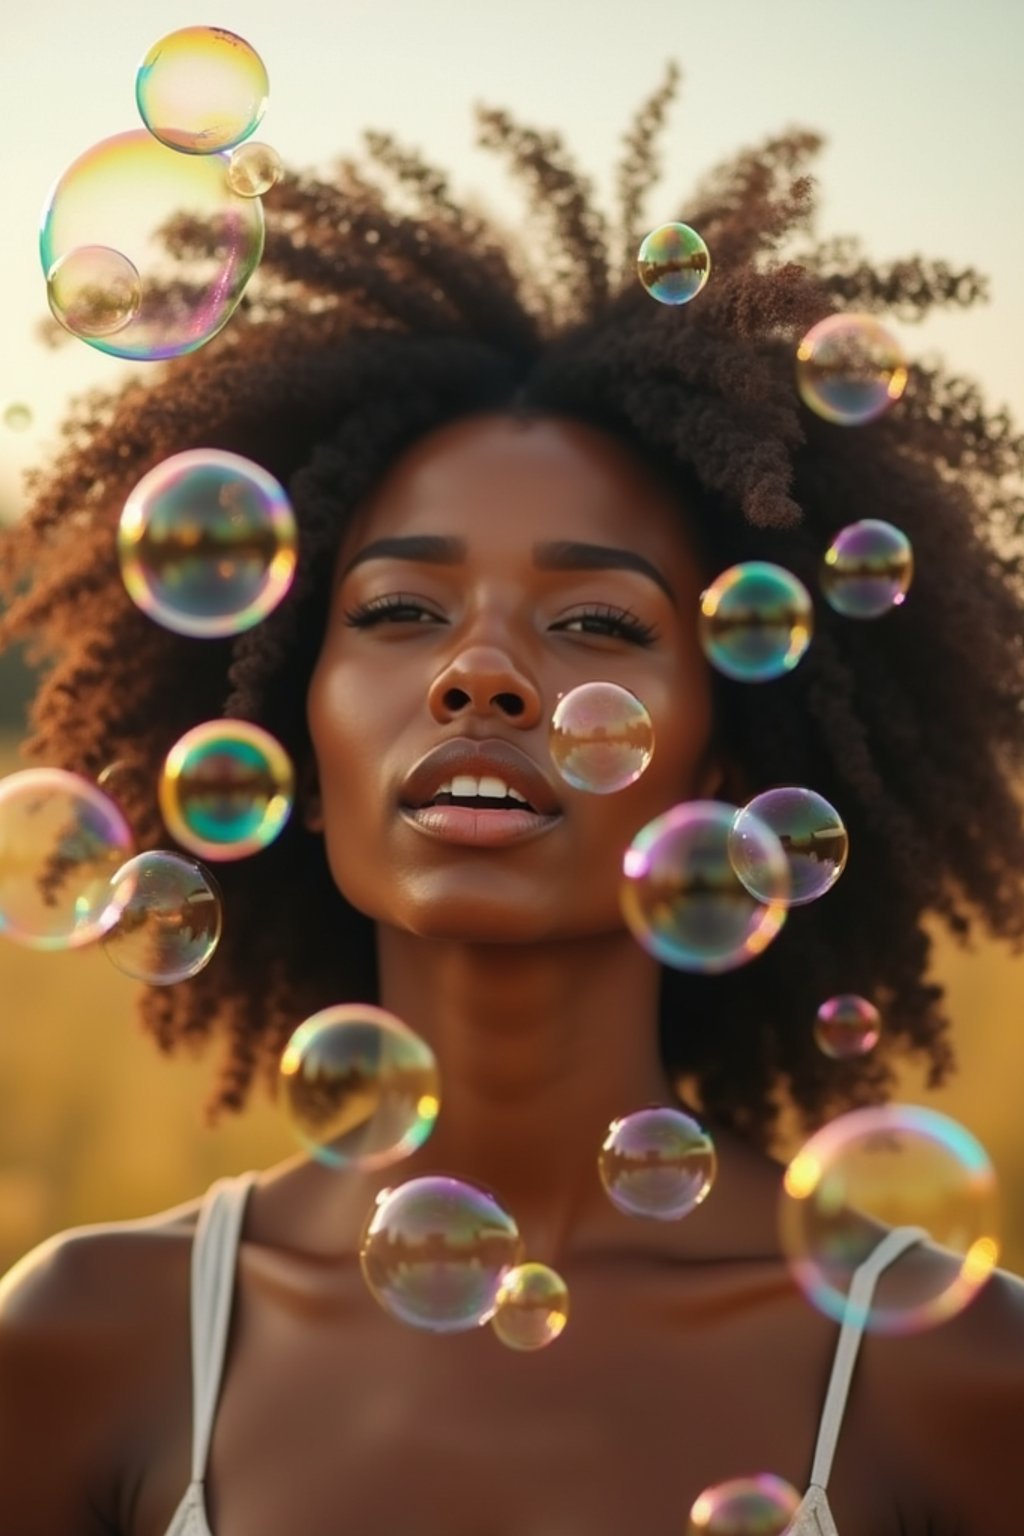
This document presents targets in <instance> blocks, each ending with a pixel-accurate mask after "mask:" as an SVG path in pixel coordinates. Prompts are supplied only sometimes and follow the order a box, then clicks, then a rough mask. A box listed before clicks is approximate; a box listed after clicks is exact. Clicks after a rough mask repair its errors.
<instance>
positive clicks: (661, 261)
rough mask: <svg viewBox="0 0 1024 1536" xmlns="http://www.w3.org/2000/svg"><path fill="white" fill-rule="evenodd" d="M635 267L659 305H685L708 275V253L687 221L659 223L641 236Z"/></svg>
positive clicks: (709, 270)
mask: <svg viewBox="0 0 1024 1536" xmlns="http://www.w3.org/2000/svg"><path fill="white" fill-rule="evenodd" d="M636 269H637V272H638V273H639V274H640V281H641V282H642V283H643V285H644V287H645V288H646V289H647V292H648V293H649V294H650V295H651V298H652V299H657V300H658V303H659V304H687V303H689V301H690V300H691V299H693V298H696V296H697V294H698V293H700V291H701V289H702V288H703V287H704V284H705V283H706V282H707V280H708V278H709V277H710V275H711V253H710V252H709V250H708V248H707V246H706V245H705V244H704V241H703V240H702V239H701V237H700V235H698V233H697V231H696V230H695V229H691V228H690V226H689V224H659V225H658V228H657V229H652V230H651V232H650V234H649V235H646V236H645V237H644V240H643V242H642V244H641V246H640V250H639V251H638V253H637V258H636Z"/></svg>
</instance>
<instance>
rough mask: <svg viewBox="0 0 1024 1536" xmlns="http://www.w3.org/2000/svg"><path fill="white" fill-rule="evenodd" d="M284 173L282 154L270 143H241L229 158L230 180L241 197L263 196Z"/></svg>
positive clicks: (232, 188)
mask: <svg viewBox="0 0 1024 1536" xmlns="http://www.w3.org/2000/svg"><path fill="white" fill-rule="evenodd" d="M283 175H284V166H283V164H282V163H281V156H280V155H279V154H278V152H277V150H276V149H273V148H272V147H271V146H270V145H269V144H258V143H256V142H255V141H252V142H250V143H249V144H239V146H238V148H237V149H233V150H232V151H231V156H230V159H229V160H228V181H229V182H230V183H231V190H232V192H237V193H238V195H239V197H262V196H263V193H264V192H269V191H270V189H271V187H273V186H276V185H277V183H278V182H279V181H280V180H281V177H282V176H283Z"/></svg>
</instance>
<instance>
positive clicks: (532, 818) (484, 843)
mask: <svg viewBox="0 0 1024 1536" xmlns="http://www.w3.org/2000/svg"><path fill="white" fill-rule="evenodd" d="M402 816H403V819H404V820H405V821H408V822H410V823H411V825H412V826H414V827H418V828H419V830H420V831H421V832H425V833H426V834H427V836H428V837H436V838H437V839H438V841H439V842H442V843H462V844H464V845H465V846H467V847H470V848H503V847H504V846H505V844H506V843H525V842H529V840H530V839H531V838H534V837H540V836H542V834H543V833H545V832H550V830H551V828H552V827H554V826H556V825H557V823H558V822H560V821H561V819H562V818H561V816H560V815H556V816H541V815H539V814H538V813H537V812H536V811H473V810H470V809H469V808H468V807H467V806H464V805H426V806H423V807H421V808H420V809H419V810H413V809H411V807H408V806H404V807H403V808H402Z"/></svg>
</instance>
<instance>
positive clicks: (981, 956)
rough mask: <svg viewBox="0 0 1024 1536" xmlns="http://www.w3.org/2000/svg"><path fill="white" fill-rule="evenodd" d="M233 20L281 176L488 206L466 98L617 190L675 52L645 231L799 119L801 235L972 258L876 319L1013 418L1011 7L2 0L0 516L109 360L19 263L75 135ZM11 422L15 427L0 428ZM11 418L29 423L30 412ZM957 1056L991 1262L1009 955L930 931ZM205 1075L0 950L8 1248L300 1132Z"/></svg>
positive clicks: (493, 178) (72, 152) (0, 1119)
mask: <svg viewBox="0 0 1024 1536" xmlns="http://www.w3.org/2000/svg"><path fill="white" fill-rule="evenodd" d="M193 24H209V25H216V26H221V27H226V28H230V29H232V30H234V31H236V32H238V33H240V34H241V35H242V36H243V37H245V38H247V39H248V41H249V42H251V43H252V45H253V46H254V47H255V48H256V49H257V50H258V51H259V52H260V53H261V55H262V56H263V59H264V61H265V63H266V65H267V68H268V71H269V74H270V82H271V87H270V107H269V110H268V112H267V115H266V117H265V119H264V121H263V124H262V125H261V127H260V129H259V133H258V137H260V138H261V139H264V140H266V141H268V142H270V143H272V144H274V145H275V146H276V147H277V149H278V150H279V151H280V152H281V154H282V155H283V157H284V158H285V160H286V161H287V162H288V163H290V164H292V165H297V166H321V167H322V166H326V165H329V163H330V162H331V161H332V160H333V159H334V158H335V157H337V156H338V155H340V154H347V153H352V152H353V151H355V150H357V149H358V146H359V142H360V136H361V133H362V131H363V130H364V129H365V128H367V127H381V128H388V129H390V130H392V131H393V132H394V133H395V134H396V135H397V136H398V137H399V138H400V139H403V140H405V141H406V142H407V143H409V144H411V145H415V146H418V147H420V148H421V149H423V150H424V151H425V152H426V153H427V155H428V156H430V157H431V158H433V159H435V160H436V161H437V162H438V163H439V164H442V165H444V166H446V167H447V168H448V169H449V170H450V172H451V173H452V177H453V180H454V183H455V186H456V189H457V190H460V191H463V192H472V193H479V194H481V195H482V196H484V197H485V198H488V199H490V201H491V202H492V203H494V204H495V205H496V206H497V207H498V208H499V209H500V210H501V211H502V212H503V213H509V212H513V211H514V210H515V209H516V207H517V204H516V202H515V199H514V194H512V193H510V192H509V190H508V188H507V185H506V183H505V181H504V178H503V175H502V173H501V171H500V168H499V167H498V166H496V165H495V164H493V163H492V162H491V160H490V159H489V158H488V157H486V156H484V155H483V154H482V153H480V152H478V151H476V150H475V149H473V147H472V107H473V104H474V103H477V102H482V103H485V104H489V105H498V106H506V107H508V108H509V109H511V110H512V111H513V112H514V113H515V114H517V115H519V116H520V117H522V118H523V119H525V120H526V121H528V122H530V123H533V124H536V125H538V126H540V127H544V128H547V127H557V128H559V129H560V130H562V131H563V132H564V134H565V136H566V139H567V141H568V142H569V143H570V144H571V145H572V146H573V147H574V150H575V152H576V154H577V156H578V159H579V162H580V164H581V165H582V167H583V168H585V169H586V170H587V171H588V172H589V173H590V174H591V175H592V177H593V179H594V181H595V183H596V184H597V186H598V187H599V188H600V189H601V190H603V191H607V190H608V189H609V188H610V168H611V166H612V164H613V162H614V160H615V157H616V154H617V148H618V141H619V138H620V135H621V133H622V131H623V129H624V127H625V126H626V124H627V122H628V120H629V117H630V114H631V112H632V111H633V109H634V108H635V106H636V105H637V103H638V102H639V101H640V100H641V99H642V98H643V97H644V96H645V95H646V94H648V93H649V92H650V90H651V89H652V88H653V86H654V85H655V84H656V83H657V82H658V80H659V78H660V77H661V74H662V72H663V69H664V66H665V63H666V61H667V60H668V59H669V58H675V59H677V60H678V61H679V62H680V64H681V65H682V68H683V70H684V77H685V78H684V83H683V89H682V99H681V103H680V105H678V106H677V108H676V109H675V111H674V113H673V117H672V120H671V129H670V133H669V135H668V138H667V144H666V166H667V175H666V181H665V192H664V197H663V199H662V200H660V201H659V199H658V198H657V197H655V198H653V199H652V201H651V205H650V213H651V223H657V222H660V221H661V220H662V219H664V218H670V217H675V216H677V215H678V214H680V213H681V212H684V211H685V194H686V190H687V188H688V187H689V186H690V185H692V184H693V183H694V182H695V181H696V179H697V178H699V176H700V175H701V174H703V173H704V172H705V171H706V170H707V169H709V168H710V167H711V166H712V165H713V164H714V163H716V162H717V161H718V160H719V159H721V158H722V157H723V156H725V155H727V154H728V153H729V152H730V151H732V150H734V149H735V148H737V147H739V146H742V145H745V144H748V143H751V142H756V141H757V140H758V139H760V138H763V137H765V136H766V135H768V134H769V133H773V132H777V131H779V130H780V129H784V128H786V127H789V126H792V125H801V126H807V127H812V128H817V129H820V130H822V131H823V132H824V133H825V134H826V135H827V138H828V147H827V149H826V152H825V153H824V155H823V156H822V159H821V161H820V166H819V174H820V179H821V210H822V211H821V230H822V232H823V233H840V232H848V231H852V232H856V233H857V234H859V235H860V236H861V237H862V238H863V240H864V242H865V245H866V247H867V250H868V251H869V252H870V253H871V254H872V255H873V256H875V257H878V258H879V259H890V258H893V257H896V256H900V255H907V254H911V253H914V252H922V253H925V254H928V255H931V256H935V257H942V258H944V259H946V260H947V261H949V262H951V263H952V264H954V265H966V264H972V265H974V266H977V267H978V268H980V269H982V270H983V271H985V272H987V273H988V274H989V276H990V279H991V302H990V303H989V304H988V305H987V306H986V307H984V308H979V309H978V310H977V311H976V312H974V313H971V314H961V313H956V314H950V315H946V316H938V317H935V318H934V319H932V320H929V321H928V322H927V323H926V324H925V325H924V326H923V327H921V328H919V329H918V330H917V331H916V332H913V331H910V330H908V328H906V327H902V328H899V327H898V328H897V330H898V332H899V334H900V335H901V336H902V337H903V339H904V341H905V342H906V343H907V344H908V346H909V347H910V348H911V350H912V352H915V353H920V352H922V351H924V352H934V351H940V352H942V353H944V355H945V357H946V359H947V361H948V362H950V363H951V364H952V365H953V366H954V367H955V368H956V369H957V370H958V371H962V372H965V373H968V374H971V375H974V376H975V377H977V378H978V379H980V381H981V382H982V383H983V385H984V386H985V388H986V390H987V392H988V394H989V398H990V400H991V401H992V403H994V404H1001V403H1006V404H1008V405H1010V407H1011V408H1012V410H1013V411H1014V413H1015V415H1016V416H1017V417H1018V419H1024V375H1022V371H1021V350H1022V340H1024V294H1022V289H1024V285H1022V281H1021V273H1022V271H1024V216H1022V213H1021V191H1020V189H1021V187H1022V185H1024V176H1022V172H1024V148H1022V146H1024V95H1022V93H1021V91H1020V88H1019V68H1020V64H1019V61H1020V59H1021V58H1022V57H1024V8H1022V7H1020V6H1019V5H1018V3H1017V0H976V3H975V4H974V5H972V6H971V7H970V9H969V12H965V11H964V9H963V7H962V6H961V5H958V4H954V3H952V0H931V3H930V4H928V5H924V4H919V3H917V0H906V3H899V4H893V3H892V0H860V3H859V4H857V5H856V6H850V5H840V4H838V3H832V0H774V3H773V4H772V5H770V6H769V5H762V4H760V3H759V0H718V3H716V4H715V5H714V6H692V5H684V4H682V3H680V0H672V3H669V0H631V3H630V4H628V5H621V6H614V7H604V8H602V7H599V6H596V5H593V4H587V5H584V4H583V0H564V3H563V4H561V5H553V4H551V3H550V0H518V3H516V4H513V5H509V4H498V3H496V0H390V3H389V4H388V5H386V6H380V5H376V4H371V3H369V0H348V3H342V4H339V5H337V6H334V7H327V8H325V7H324V6H323V5H322V3H321V0H290V3H289V4H287V5H280V4H276V5H271V4H270V3H269V0H245V3H237V0H236V3H228V0H225V3H221V4H219V5H218V6H217V9H216V13H215V14H213V13H211V14H209V15H197V14H196V9H195V7H194V6H193V5H192V4H191V3H190V4H189V5H188V6H187V7H186V6H183V5H180V4H172V3H155V0H148V3H147V4H145V5H144V6H139V5H138V4H137V3H132V4H129V3H127V0H124V3H115V0H90V4H89V5H87V6H81V7H67V8H65V9H64V11H63V13H62V14H61V15H60V17H59V19H58V18H56V17H55V16H54V14H53V11H52V9H48V8H46V7H43V6H31V7H30V6H24V5H23V6H20V7H19V8H18V10H17V12H16V14H14V15H13V16H7V17H6V18H5V21H4V35H3V43H4V46H3V48H0V121H2V125H3V130H4V131H3V137H2V143H3V145H4V151H3V187H4V193H5V203H4V213H5V218H4V233H3V239H2V241H0V291H2V292H3V294H4V299H5V304H4V322H5V323H4V342H3V348H2V351H0V420H2V418H3V415H4V412H5V411H6V410H7V408H8V407H9V406H12V405H19V404H20V405H23V406H24V407H25V408H26V413H25V414H27V415H28V416H29V417H30V421H29V424H28V425H27V426H26V427H23V428H22V429H21V430H15V429H14V428H12V427H10V426H6V425H0V516H2V517H4V518H8V519H9V518H14V517H17V515H18V513H19V509H20V506H21V499H22V490H21V474H22V471H23V470H24V468H25V467H26V466H28V465H29V464H31V463H33V462H39V461H45V459H46V456H47V454H48V453H50V452H51V451H52V448H53V443H54V434H55V426H56V423H57V421H58V419H59V418H60V416H61V414H62V412H63V411H64V409H65V407H66V404H67V402H68V400H69V398H70V397H71V396H73V395H74V394H77V393H79V392H81V391H82V390H83V389H84V388H86V387H89V386H91V385H94V384H108V383H114V382H117V381H118V380H119V379H120V378H122V377H124V376H125V375H126V374H127V372H128V371H129V368H130V365H128V364H124V363H120V362H117V361H115V360H113V359H111V358H109V357H106V356H104V355H102V354H101V353H99V352H98V351H96V350H94V349H93V348H90V347H89V346H87V345H85V344H83V343H79V342H77V341H74V342H69V343H68V345H66V346H64V347H62V348H60V349H59V350H57V351H50V350H48V349H47V348H46V347H44V346H43V345H42V343H41V342H40V340H39V339H38V335H37V329H38V325H39V322H40V321H41V320H42V319H43V318H44V316H46V315H47V313H48V311H47V306H46V298H45V290H44V283H43V277H42V273H41V270H40V267H39V258H38V246H37V236H38V222H39V211H40V208H41V206H42V203H43V201H44V198H45V196H46V193H47V190H48V188H49V187H50V185H51V184H52V183H53V181H54V180H55V178H56V177H57V176H58V175H59V174H60V173H61V172H62V171H63V170H64V169H65V167H66V166H67V165H68V164H69V163H70V161H72V160H73V159H75V158H76V157H77V156H78V155H79V154H80V153H81V152H82V151H83V150H84V149H86V148H88V147H89V146H90V145H92V144H94V143H95V142H96V141H98V140H100V139H102V138H105V137H107V136H108V135H111V134H114V133H118V132H121V131H123V130H125V129H128V128H134V127H137V126H139V124H138V119H137V115H136V110H135V103H134V78H135V69H136V66H137V64H138V62H139V60H140V59H141V57H142V56H143V54H144V53H145V52H146V50H147V49H148V47H149V46H150V45H151V44H152V43H153V42H155V41H156V40H157V39H158V38H160V37H161V36H163V35H164V34H165V33H166V32H169V31H171V30H173V29H175V28H178V27H181V26H185V25H193ZM15 419H17V418H15ZM23 419H24V418H23ZM24 693H25V680H24V678H23V676H22V675H21V674H20V673H19V671H18V670H17V668H16V667H15V666H13V665H11V664H10V663H9V662H8V663H4V664H2V669H0V728H2V731H3V736H2V742H0V771H2V772H7V771H10V770H11V769H12V768H14V767H16V766H17V760H16V756H15V754H16V744H17V738H18V734H19V731H20V729H21V722H22V720H23V705H24ZM937 974H938V975H939V976H940V978H941V979H943V980H945V981H946V982H948V985H949V989H950V1004H951V1008H952V1012H953V1015H954V1018H955V1020H956V1023H957V1028H958V1033H959V1040H960V1055H961V1072H960V1075H959V1078H958V1080H957V1082H956V1084H955V1085H954V1086H953V1087H951V1088H949V1089H947V1090H943V1091H942V1092H941V1093H938V1094H930V1095H925V1094H924V1091H923V1089H922V1086H921V1085H920V1083H919V1082H917V1081H916V1080H914V1079H908V1081H907V1083H906V1084H905V1088H904V1093H905V1096H906V1097H908V1098H910V1097H913V1098H915V1099H920V1100H922V1101H923V1102H927V1103H931V1104H934V1105H935V1106H936V1107H938V1108H941V1109H944V1110H946V1111H947V1112H948V1113H951V1114H953V1115H954V1116H956V1117H957V1118H958V1119H961V1120H963V1121H964V1123H965V1124H967V1125H968V1126H969V1127H970V1128H971V1129H972V1130H973V1131H974V1132H975V1134H976V1135H977V1136H978V1137H979V1138H980V1139H981V1140H982V1141H983V1143H984V1144H985V1145H986V1146H987V1148H988V1150H989V1152H990V1153H991V1155H992V1157H993V1159H994V1160H995V1161H996V1163H997V1166H998V1167H999V1169H1000V1172H1001V1176H1002V1184H1003V1199H1004V1206H1005V1224H1006V1234H1007V1261H1008V1263H1009V1265H1010V1266H1011V1267H1013V1268H1015V1269H1018V1270H1024V1139H1022V1137H1021V1134H1020V1131H1019V1123H1020V1122H1019V1107H1018V1105H1019V1084H1020V1082H1021V1081H1022V1080H1024V1035H1022V1012H1024V1010H1022V986H1021V975H1022V971H1021V966H1020V961H1019V959H1014V958H1013V957H1012V956H1008V955H1005V954H1003V953H1001V952H996V951H995V950H993V949H989V948H984V947H979V948H978V949H977V951H976V952H974V953H971V954H966V955H965V954H961V953H959V952H955V951H953V950H952V949H951V948H949V947H948V946H945V945H941V946H940V948H939V950H938V956H937ZM216 1066H217V1061H216V1053H215V1052H214V1053H213V1054H212V1055H211V1056H210V1057H208V1058H207V1059H206V1060H205V1061H201V1062H192V1061H188V1060H185V1061H181V1062H178V1061H173V1062H170V1061H167V1060H165V1059H162V1058H160V1057H158V1055H157V1053H156V1051H155V1050H154V1048H153V1047H152V1046H151V1045H150V1044H149V1042H148V1041H146V1040H145V1039H143V1038H142V1036H141V1035H140V1032H139V1030H138V1029H137V1027H136V1025H135V1023H134V1019H133V986H132V983H131V982H129V981H128V980H127V979H126V978H125V977H123V976H121V975H120V974H119V973H118V972H116V971H115V970H114V969H113V967H112V966H111V965H110V964H109V963H108V961H107V959H106V957H105V956H104V955H103V954H102V953H101V952H98V951H97V952H84V953H75V954H63V955H60V954H58V955H46V956H41V955H38V954H34V953H30V952H28V951H24V950H21V949H18V948H16V947H15V946H14V945H12V944H4V945H3V946H2V947H0V1109H2V1112H0V1268H2V1267H3V1266H4V1265H5V1264H6V1263H7V1262H9V1261H10V1260H11V1259H13V1258H14V1257H15V1256H16V1255H17V1254H18V1253H20V1252H22V1251H24V1249H25V1248H27V1247H28V1246H30V1245H31V1244H32V1243H34V1242H35V1241H37V1240H38V1239H39V1238H40V1237H42V1236H44V1235H46V1234H47V1233H49V1232H52V1231H54V1230H56V1229H58V1228H61V1227H65V1226H67V1225H69V1224H73V1223H78V1222H83V1221H90V1220H95V1219H107V1218H115V1217H121V1216H127V1215H135V1214H141V1213H143V1212H147V1211H151V1210H154V1209H156V1208H158V1207H160V1206H162V1205H167V1204H172V1203H174V1202H176V1201H178V1200H181V1199H185V1198H187V1197H189V1196H191V1195H193V1194H195V1193H197V1192H199V1191H200V1190H202V1189H203V1188H204V1187H205V1186H206V1185H207V1184H208V1183H209V1182H210V1180H211V1179H212V1178H214V1177H215V1176H216V1175H217V1174H218V1173H221V1172H225V1171H231V1170H234V1169H238V1168H241V1167H246V1166H254V1165H262V1164H265V1163H268V1162H272V1161H274V1160H275V1159H276V1158H278V1157H280V1156H283V1155H287V1154H289V1153H290V1152H291V1151H292V1150H293V1149H292V1145H291V1142H290V1140H289V1138H288V1136H287V1134H286V1132H285V1129H284V1127H283V1125H282V1123H281V1121H280V1119H279V1116H278V1114H277V1112H276V1111H275V1110H274V1108H273V1106H271V1105H269V1104H266V1103H263V1102H261V1103H260V1104H258V1105H256V1106H255V1107H254V1108H253V1110H252V1111H251V1112H250V1113H249V1114H247V1115H246V1116H245V1117H244V1118H243V1119H241V1120H239V1121H233V1122H231V1123H229V1124H225V1125H223V1126H221V1127H220V1128H218V1129H217V1130H215V1131H211V1130H209V1129H207V1128H206V1127H205V1124H204V1121H203V1117H202V1113H201V1104H202V1101H203V1100H204V1098H205V1097H206V1095H207V1092H208V1089H209V1086H210V1082H211V1078H212V1074H213V1073H214V1072H215V1070H216Z"/></svg>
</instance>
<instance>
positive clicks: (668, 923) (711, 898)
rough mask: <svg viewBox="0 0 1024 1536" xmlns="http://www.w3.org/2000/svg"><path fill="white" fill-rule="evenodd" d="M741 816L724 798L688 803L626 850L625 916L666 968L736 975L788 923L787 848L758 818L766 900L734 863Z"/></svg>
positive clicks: (754, 828) (753, 830) (754, 834)
mask: <svg viewBox="0 0 1024 1536" xmlns="http://www.w3.org/2000/svg"><path fill="white" fill-rule="evenodd" d="M737 814H738V813H737V808H736V807H735V806H733V805H727V804H725V803H724V802H722V801H718V800H691V801H687V802H686V803H684V804H682V805H677V806H674V807H673V808H672V810H670V811H666V812H665V813H664V815H662V816H658V817H656V818H655V819H654V821H650V822H648V823H647V825H646V826H645V827H643V828H642V829H641V830H640V831H639V832H638V833H637V835H636V837H635V838H634V839H633V841H632V843H631V844H630V846H629V848H628V849H627V850H626V854H625V857H624V859H623V865H622V869H623V881H622V885H621V887H620V900H621V905H622V913H623V916H624V917H625V919H626V923H627V926H628V927H629V929H630V931H631V932H632V934H633V936H634V938H636V939H637V941H638V942H639V943H640V944H641V945H642V946H643V948H644V949H646V950H647V952H648V954H651V955H653V956H654V958H655V959H656V960H660V961H661V962H662V963H663V964H664V965H670V966H672V967H674V968H675V969H676V970H680V971H704V972H709V973H715V972H719V971H730V970H733V969H735V967H737V966H740V965H745V964H746V963H747V961H749V960H753V959H754V957H755V955H759V954H760V953H761V951H762V950H764V949H766V948H767V946H768V945H769V944H770V943H771V941H772V939H774V937H775V935H776V934H777V933H778V932H779V929H780V928H781V927H782V925H783V922H784V921H785V917H786V903H787V901H788V898H789V889H790V880H789V865H788V863H787V862H786V855H785V853H784V852H783V849H782V844H781V843H780V842H779V840H778V838H777V837H776V836H775V833H774V832H772V831H771V830H770V828H768V827H758V825H757V824H756V818H754V817H751V819H750V822H749V823H748V828H747V830H748V833H749V835H750V836H751V838H754V839H757V838H759V839H760V840H761V842H760V845H759V853H758V855H757V860H758V867H759V869H760V870H761V871H762V872H763V877H764V882H765V888H766V889H770V891H771V897H770V899H769V900H768V901H766V902H762V901H759V900H757V899H756V898H755V897H753V896H752V895H751V894H750V892H749V891H748V890H747V889H746V888H745V887H744V886H743V885H742V883H741V882H740V880H739V878H738V876H737V874H736V871H735V870H734V868H733V865H732V860H731V857H730V838H731V834H732V828H733V823H734V821H735V819H736V816H737ZM752 846H753V845H751V847H752ZM751 856H753V855H752V854H751Z"/></svg>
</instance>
